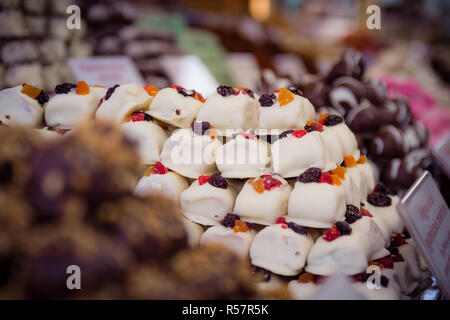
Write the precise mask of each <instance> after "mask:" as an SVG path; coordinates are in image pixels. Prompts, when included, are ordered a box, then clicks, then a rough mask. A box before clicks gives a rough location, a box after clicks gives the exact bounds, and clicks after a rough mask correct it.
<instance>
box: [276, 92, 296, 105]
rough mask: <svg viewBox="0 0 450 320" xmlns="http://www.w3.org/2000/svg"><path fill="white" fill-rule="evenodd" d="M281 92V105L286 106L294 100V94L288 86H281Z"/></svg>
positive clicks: (279, 101)
mask: <svg viewBox="0 0 450 320" xmlns="http://www.w3.org/2000/svg"><path fill="white" fill-rule="evenodd" d="M278 90H280V93H279V94H278V103H279V104H280V107H282V106H285V105H287V104H289V103H291V102H292V100H294V94H293V93H292V92H291V91H289V90H288V89H286V88H280V89H278Z"/></svg>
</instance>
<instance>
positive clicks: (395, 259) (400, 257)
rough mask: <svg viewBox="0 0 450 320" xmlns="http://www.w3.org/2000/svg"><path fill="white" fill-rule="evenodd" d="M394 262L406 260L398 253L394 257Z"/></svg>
mask: <svg viewBox="0 0 450 320" xmlns="http://www.w3.org/2000/svg"><path fill="white" fill-rule="evenodd" d="M392 261H394V262H403V261H405V259H403V256H402V255H401V254H400V253H396V254H393V255H392Z"/></svg>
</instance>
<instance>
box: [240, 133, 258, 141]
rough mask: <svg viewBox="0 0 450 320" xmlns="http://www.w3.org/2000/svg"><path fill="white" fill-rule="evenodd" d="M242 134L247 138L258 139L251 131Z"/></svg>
mask: <svg viewBox="0 0 450 320" xmlns="http://www.w3.org/2000/svg"><path fill="white" fill-rule="evenodd" d="M241 136H243V137H244V138H245V139H247V140H256V137H255V136H254V135H252V134H251V133H242V134H241Z"/></svg>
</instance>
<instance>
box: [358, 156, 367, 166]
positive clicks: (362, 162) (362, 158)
mask: <svg viewBox="0 0 450 320" xmlns="http://www.w3.org/2000/svg"><path fill="white" fill-rule="evenodd" d="M366 161H367V157H366V156H360V157H359V159H358V163H359V164H364V163H366Z"/></svg>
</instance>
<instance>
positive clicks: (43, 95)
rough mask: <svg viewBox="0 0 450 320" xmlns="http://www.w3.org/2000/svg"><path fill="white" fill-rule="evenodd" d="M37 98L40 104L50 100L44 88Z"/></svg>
mask: <svg viewBox="0 0 450 320" xmlns="http://www.w3.org/2000/svg"><path fill="white" fill-rule="evenodd" d="M36 100H37V102H39V104H44V103H46V102H47V101H48V100H49V97H48V94H47V93H46V92H45V91H44V90H41V93H40V94H39V95H38V96H37V98H36Z"/></svg>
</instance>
